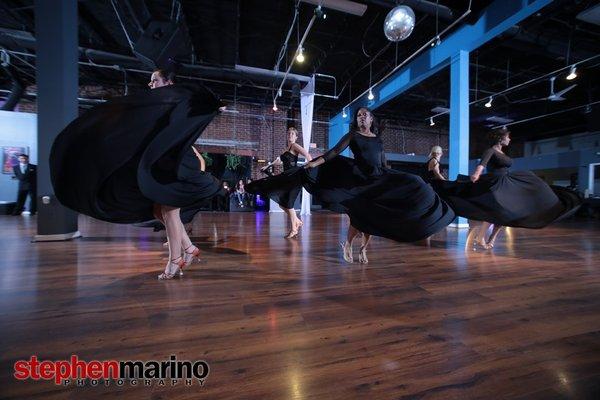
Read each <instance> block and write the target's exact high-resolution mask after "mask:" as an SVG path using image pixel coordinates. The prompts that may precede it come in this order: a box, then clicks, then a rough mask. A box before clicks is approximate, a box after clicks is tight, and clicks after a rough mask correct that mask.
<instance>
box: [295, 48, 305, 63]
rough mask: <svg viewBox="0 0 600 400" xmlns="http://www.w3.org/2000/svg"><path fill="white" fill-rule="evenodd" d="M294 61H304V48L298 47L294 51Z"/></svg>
mask: <svg viewBox="0 0 600 400" xmlns="http://www.w3.org/2000/svg"><path fill="white" fill-rule="evenodd" d="M296 61H298V62H299V63H303V62H304V49H303V48H302V47H298V51H297V53H296Z"/></svg>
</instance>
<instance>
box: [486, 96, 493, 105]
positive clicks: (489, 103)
mask: <svg viewBox="0 0 600 400" xmlns="http://www.w3.org/2000/svg"><path fill="white" fill-rule="evenodd" d="M492 100H493V98H492V96H490V99H489V100H488V102H487V103H485V104H484V105H485V107H486V108H490V107H491V106H492Z"/></svg>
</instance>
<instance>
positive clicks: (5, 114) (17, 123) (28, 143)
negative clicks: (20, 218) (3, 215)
mask: <svg viewBox="0 0 600 400" xmlns="http://www.w3.org/2000/svg"><path fill="white" fill-rule="evenodd" d="M3 146H20V147H29V162H31V163H32V164H37V156H38V155H37V115H36V114H32V113H20V112H12V111H0V147H3ZM1 156H2V155H1V154H0V157H1ZM1 162H2V160H1V159H0V163H1ZM0 172H1V171H0ZM11 176H12V174H11V175H7V174H2V173H0V200H3V201H15V200H16V199H17V187H18V181H17V180H16V179H11Z"/></svg>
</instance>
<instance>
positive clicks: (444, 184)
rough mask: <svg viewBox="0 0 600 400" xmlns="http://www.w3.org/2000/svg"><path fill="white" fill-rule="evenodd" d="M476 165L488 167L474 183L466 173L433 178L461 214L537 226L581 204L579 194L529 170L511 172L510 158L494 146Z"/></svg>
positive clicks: (440, 192) (569, 213)
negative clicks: (437, 178) (464, 174)
mask: <svg viewBox="0 0 600 400" xmlns="http://www.w3.org/2000/svg"><path fill="white" fill-rule="evenodd" d="M479 165H481V166H483V167H487V173H486V174H483V175H481V176H480V177H479V180H478V181H477V182H475V183H473V182H471V181H470V180H469V179H468V177H466V176H462V177H459V179H458V180H457V181H433V182H432V185H433V186H434V188H435V190H436V191H437V192H438V194H439V195H440V196H442V198H443V199H444V200H446V201H447V202H448V204H450V206H451V207H452V208H453V209H454V211H455V212H456V214H457V215H459V216H461V217H465V218H469V219H473V220H478V221H486V222H490V223H493V224H497V225H503V226H512V227H520V228H534V229H539V228H543V227H545V226H546V225H548V224H550V223H551V222H553V221H556V220H558V219H562V218H564V217H567V216H569V215H572V214H573V213H574V212H575V211H576V210H577V208H578V207H579V206H580V205H581V197H580V196H579V195H578V194H577V193H575V192H573V191H571V190H569V189H566V188H563V187H560V186H549V185H547V184H546V183H545V182H544V181H543V180H541V179H540V178H538V177H537V176H536V175H535V174H533V173H532V172H530V171H515V172H510V171H509V168H510V166H511V165H512V159H511V158H510V157H509V156H507V155H506V154H504V153H502V152H499V151H498V150H496V149H494V148H490V149H488V150H486V152H485V153H484V154H483V157H482V159H481V162H480V163H479Z"/></svg>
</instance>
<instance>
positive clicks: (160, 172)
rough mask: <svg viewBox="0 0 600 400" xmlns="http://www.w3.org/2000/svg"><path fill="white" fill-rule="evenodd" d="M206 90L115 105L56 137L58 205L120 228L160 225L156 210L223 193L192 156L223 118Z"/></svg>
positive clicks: (168, 90)
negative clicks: (200, 139) (194, 146)
mask: <svg viewBox="0 0 600 400" xmlns="http://www.w3.org/2000/svg"><path fill="white" fill-rule="evenodd" d="M220 105H221V104H220V102H219V100H218V99H217V98H216V97H215V96H214V95H213V94H212V93H211V92H210V91H209V90H208V89H206V88H203V87H189V86H182V85H175V86H166V87H162V88H158V89H154V90H151V91H148V92H144V93H141V94H136V95H132V96H125V97H121V98H115V99H111V100H109V101H108V102H106V103H104V104H101V105H99V106H97V107H95V108H93V109H92V110H90V111H88V112H86V113H85V114H84V115H82V116H81V117H79V118H77V119H76V120H74V121H73V122H72V123H71V124H69V126H67V127H66V128H65V129H64V130H63V131H62V132H61V133H60V134H59V135H58V136H57V138H56V140H55V142H54V144H53V146H52V150H51V154H50V173H51V179H52V185H53V187H54V192H55V194H56V197H57V198H58V200H59V201H60V202H61V203H62V204H63V205H65V206H66V207H69V208H71V209H73V210H75V211H77V212H80V213H82V214H86V215H89V216H91V217H94V218H97V219H100V220H103V221H108V222H116V223H136V222H142V221H148V220H151V219H153V218H154V216H153V205H154V204H161V205H168V206H173V207H186V206H191V205H193V204H195V203H197V202H199V201H201V200H202V199H206V198H208V197H211V196H213V195H215V194H216V193H217V192H218V191H219V190H220V185H219V181H218V180H217V179H216V178H214V177H213V176H212V175H210V174H208V173H205V172H202V171H200V168H199V162H198V159H197V158H196V157H195V155H194V153H193V151H192V150H191V145H192V144H193V143H194V142H195V141H196V139H197V138H198V136H200V134H201V133H202V131H203V130H204V128H206V126H207V125H208V124H209V123H210V121H211V120H212V119H213V117H214V116H215V115H216V114H217V111H218V108H219V106H220Z"/></svg>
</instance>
